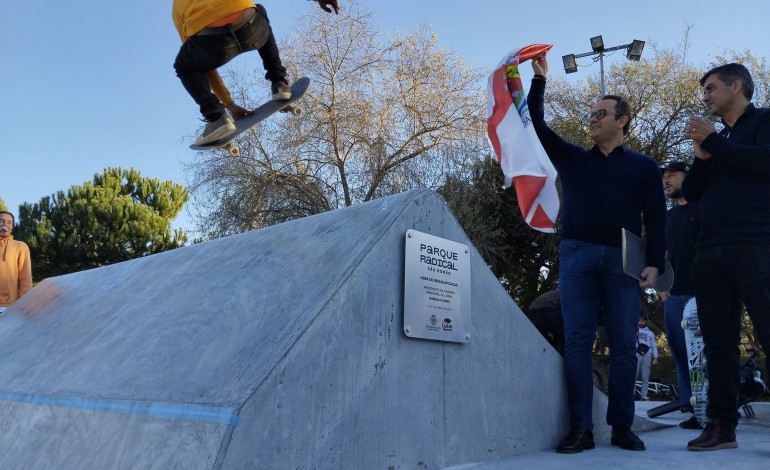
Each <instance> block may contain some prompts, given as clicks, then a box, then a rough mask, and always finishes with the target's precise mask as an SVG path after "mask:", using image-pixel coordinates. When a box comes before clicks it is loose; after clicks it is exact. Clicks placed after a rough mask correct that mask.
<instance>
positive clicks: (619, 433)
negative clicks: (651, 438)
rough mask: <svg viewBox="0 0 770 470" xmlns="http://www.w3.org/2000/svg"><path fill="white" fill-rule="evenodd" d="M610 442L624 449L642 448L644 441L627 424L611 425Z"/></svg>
mask: <svg viewBox="0 0 770 470" xmlns="http://www.w3.org/2000/svg"><path fill="white" fill-rule="evenodd" d="M610 443H611V444H612V445H614V446H620V448H621V449H626V450H644V442H642V440H641V439H639V436H637V435H636V434H634V432H633V431H631V428H629V427H628V426H624V425H622V426H613V427H612V438H611V439H610Z"/></svg>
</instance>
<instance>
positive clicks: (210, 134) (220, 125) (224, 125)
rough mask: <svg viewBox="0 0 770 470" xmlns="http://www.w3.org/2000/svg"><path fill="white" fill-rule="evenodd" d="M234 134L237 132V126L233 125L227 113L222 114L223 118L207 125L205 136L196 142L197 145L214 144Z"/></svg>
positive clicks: (204, 131) (204, 130)
mask: <svg viewBox="0 0 770 470" xmlns="http://www.w3.org/2000/svg"><path fill="white" fill-rule="evenodd" d="M232 132H235V124H233V121H232V120H231V119H230V116H228V115H227V113H222V116H221V117H220V118H219V119H217V120H216V121H212V122H207V123H206V127H205V128H204V129H203V134H202V135H201V136H200V137H198V139H197V140H196V141H195V145H205V144H208V143H210V142H214V141H215V140H217V139H221V138H222V137H224V136H226V135H227V134H230V133H232Z"/></svg>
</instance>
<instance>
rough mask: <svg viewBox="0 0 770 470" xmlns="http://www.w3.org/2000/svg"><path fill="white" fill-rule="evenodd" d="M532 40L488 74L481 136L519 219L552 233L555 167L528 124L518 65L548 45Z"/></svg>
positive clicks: (555, 209)
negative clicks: (513, 193) (484, 131)
mask: <svg viewBox="0 0 770 470" xmlns="http://www.w3.org/2000/svg"><path fill="white" fill-rule="evenodd" d="M551 47H552V46H551V45H548V44H533V45H531V46H526V47H523V48H521V49H518V50H515V51H512V52H510V53H509V54H507V55H506V56H505V58H504V59H503V60H502V61H501V62H500V64H499V65H498V66H497V68H496V69H495V70H494V71H493V72H492V74H491V75H490V76H489V100H488V102H487V135H488V136H489V142H490V143H491V144H492V148H493V149H494V151H495V154H496V155H497V161H498V162H499V163H500V167H501V168H502V170H503V174H504V175H505V188H509V187H510V186H511V184H513V186H514V187H515V188H516V196H517V197H518V200H519V208H520V209H521V213H522V216H523V217H524V220H525V221H526V222H527V223H528V224H529V226H530V227H532V228H534V229H535V230H539V231H541V232H547V233H553V232H554V222H555V221H556V217H557V216H558V214H559V194H558V192H557V191H556V169H555V168H554V167H553V164H552V163H551V161H550V160H549V159H548V155H546V153H545V150H544V149H543V145H542V144H541V143H540V140H539V139H538V138H537V134H536V133H535V129H534V128H533V127H532V119H531V118H530V115H529V108H528V107H527V94H526V93H525V92H524V87H523V86H522V84H521V76H520V75H519V64H520V63H521V62H524V61H526V60H529V59H531V58H533V57H535V56H537V55H539V54H544V53H546V52H548V51H549V50H550V49H551Z"/></svg>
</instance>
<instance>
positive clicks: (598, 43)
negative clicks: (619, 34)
mask: <svg viewBox="0 0 770 470" xmlns="http://www.w3.org/2000/svg"><path fill="white" fill-rule="evenodd" d="M591 49H593V51H594V52H601V51H603V50H604V40H603V39H602V37H601V35H599V36H594V37H592V38H591Z"/></svg>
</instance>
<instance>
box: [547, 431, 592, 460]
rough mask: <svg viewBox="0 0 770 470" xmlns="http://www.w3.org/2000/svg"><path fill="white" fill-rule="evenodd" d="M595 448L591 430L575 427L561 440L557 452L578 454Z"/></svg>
mask: <svg viewBox="0 0 770 470" xmlns="http://www.w3.org/2000/svg"><path fill="white" fill-rule="evenodd" d="M593 448H594V433H593V432H592V431H591V430H590V429H583V428H578V427H574V428H572V429H571V430H570V432H569V434H567V437H565V438H564V439H562V440H561V442H560V443H559V447H557V448H556V452H558V453H560V454H577V453H578V452H583V451H584V450H589V449H593Z"/></svg>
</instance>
